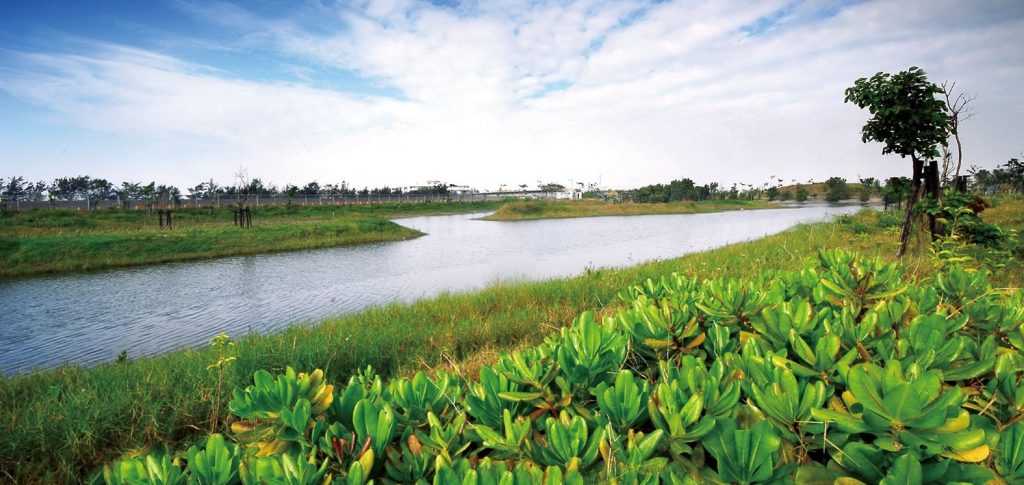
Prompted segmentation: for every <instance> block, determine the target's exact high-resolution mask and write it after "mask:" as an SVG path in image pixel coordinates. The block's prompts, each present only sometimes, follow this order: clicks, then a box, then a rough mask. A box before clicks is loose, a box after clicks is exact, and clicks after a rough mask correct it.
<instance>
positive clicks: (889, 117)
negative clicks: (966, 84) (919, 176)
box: [846, 66, 949, 160]
mask: <svg viewBox="0 0 1024 485" xmlns="http://www.w3.org/2000/svg"><path fill="white" fill-rule="evenodd" d="M942 92H943V91H942V88H941V87H939V86H937V85H935V84H933V83H931V82H929V81H928V76H927V75H926V74H925V72H924V71H923V70H921V69H920V68H918V67H916V66H915V67H911V68H910V69H908V70H906V71H902V72H899V73H897V74H888V73H882V72H879V73H877V74H875V75H874V76H871V77H870V78H860V79H858V80H857V81H856V82H854V84H853V86H852V87H850V88H848V89H847V90H846V102H847V103H853V104H855V105H857V107H859V108H867V109H868V112H870V113H871V118H870V119H869V120H868V121H867V123H865V124H864V127H863V129H862V130H861V134H862V136H861V139H862V141H863V142H864V143H867V142H869V141H878V142H881V143H884V144H885V147H883V148H882V153H895V154H897V155H900V156H902V157H911V158H913V159H914V160H923V159H927V158H934V157H938V156H939V152H938V149H937V148H936V146H937V145H940V144H941V145H943V146H945V144H946V135H947V130H948V126H949V115H948V113H947V111H946V105H945V103H944V102H943V100H941V99H939V98H938V97H936V95H938V94H941V93H942Z"/></svg>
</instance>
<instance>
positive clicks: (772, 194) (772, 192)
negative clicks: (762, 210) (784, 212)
mask: <svg viewBox="0 0 1024 485" xmlns="http://www.w3.org/2000/svg"><path fill="white" fill-rule="evenodd" d="M765 194H766V195H768V200H775V199H777V198H779V188H778V187H776V186H774V185H773V186H771V187H768V190H766V191H765Z"/></svg>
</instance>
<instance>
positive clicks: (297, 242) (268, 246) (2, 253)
mask: <svg viewBox="0 0 1024 485" xmlns="http://www.w3.org/2000/svg"><path fill="white" fill-rule="evenodd" d="M497 206H498V203H496V202H452V203H443V202H442V203H422V204H377V205H361V206H360V205H353V206H306V207H300V206H293V207H285V206H274V207H266V208H258V209H254V210H253V220H252V227H249V228H246V229H241V228H238V227H236V226H235V225H234V215H233V212H232V210H231V209H228V208H220V209H191V208H183V209H179V210H175V211H174V213H173V214H174V215H173V217H174V219H173V221H174V229H173V230H170V229H166V228H161V227H160V220H159V215H158V214H157V213H155V212H153V213H147V212H145V211H127V212H126V211H120V210H106V209H105V210H99V211H93V212H74V211H66V210H45V209H44V210H33V211H26V212H13V213H8V214H4V215H0V278H11V277H20V276H28V275H34V274H44V273H61V272H70V271H88V270H96V269H106V268H115V267H123V266H138V265H147V264H159V263H166V262H173V261H190V260H198V259H209V258H218V257H225V256H238V255H247V254H259V253H268V252H277V251H294V250H302V249H317V248H325V247H333V246H346V245H357V244H368V243H377V242H387V241H399V240H406V239H412V238H415V237H419V236H421V235H422V233H420V232H419V231H415V230H413V229H409V228H406V227H403V226H401V225H399V224H397V223H395V222H392V221H391V220H390V218H397V217H407V216H416V215H435V214H454V213H466V212H478V211H486V210H493V209H495V208H496V207H497Z"/></svg>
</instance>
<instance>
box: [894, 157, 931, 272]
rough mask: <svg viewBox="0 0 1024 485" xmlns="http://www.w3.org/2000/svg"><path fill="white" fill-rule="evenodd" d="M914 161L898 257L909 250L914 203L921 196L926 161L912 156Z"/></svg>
mask: <svg viewBox="0 0 1024 485" xmlns="http://www.w3.org/2000/svg"><path fill="white" fill-rule="evenodd" d="M912 158H913V161H914V174H913V178H912V179H911V186H912V188H911V190H910V197H909V198H908V199H907V212H906V214H905V215H904V216H903V230H902V231H900V248H899V251H898V252H897V253H896V257H898V258H902V257H903V255H904V254H906V252H907V244H908V243H909V242H910V229H911V226H913V224H914V205H916V204H917V200H918V198H920V196H921V188H922V187H921V178H922V177H921V175H922V172H923V169H924V162H923V161H921V160H918V159H917V157H916V156H915V157H912Z"/></svg>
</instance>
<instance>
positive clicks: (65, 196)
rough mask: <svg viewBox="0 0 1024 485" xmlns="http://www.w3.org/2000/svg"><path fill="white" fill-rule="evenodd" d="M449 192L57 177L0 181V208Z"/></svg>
mask: <svg viewBox="0 0 1024 485" xmlns="http://www.w3.org/2000/svg"><path fill="white" fill-rule="evenodd" d="M453 186H454V185H452V184H444V183H437V184H435V185H431V186H423V187H416V188H414V189H410V190H405V191H402V190H401V189H397V188H391V187H379V188H373V189H370V188H367V187H364V188H363V189H361V190H357V189H355V188H354V187H350V186H349V185H348V183H346V182H344V181H343V182H341V183H338V184H324V185H320V183H318V182H316V181H313V182H309V183H307V184H305V185H303V186H302V187H299V186H296V185H291V184H287V185H285V186H284V187H281V188H279V187H277V186H276V185H274V184H272V183H265V182H263V181H262V180H260V179H259V178H254V179H252V180H245V181H244V183H239V184H235V185H219V184H217V183H216V182H214V181H213V179H210V180H209V181H206V182H202V183H199V184H197V185H195V186H193V187H189V188H187V189H185V190H186V192H185V193H182V191H181V190H180V189H178V187H175V186H173V185H163V184H157V183H156V182H150V183H148V184H145V185H143V184H142V183H139V182H121V183H120V184H119V185H115V184H114V183H111V182H110V181H108V180H106V179H102V178H92V177H89V176H87V175H80V176H77V177H60V178H57V179H54V181H53V182H51V183H46V181H43V180H40V181H38V182H31V181H26V180H25V178H24V177H20V176H11V177H7V178H0V203H3V204H6V203H8V202H19V201H22V202H45V201H51V202H58V201H88V205H89V207H90V208H95V207H97V206H98V205H99V204H100V203H101V202H104V201H117V202H119V203H120V204H121V205H124V206H125V207H127V205H128V203H129V201H139V200H141V201H144V202H145V203H146V204H147V205H175V206H179V205H181V204H182V203H183V202H184V201H186V200H195V199H204V200H210V199H218V200H219V199H224V200H226V201H240V202H244V201H246V200H248V199H249V198H251V197H256V196H284V197H287V198H289V199H291V198H293V197H297V196H317V197H346V196H369V195H390V194H405V195H446V194H448V192H449V188H450V187H453Z"/></svg>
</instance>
